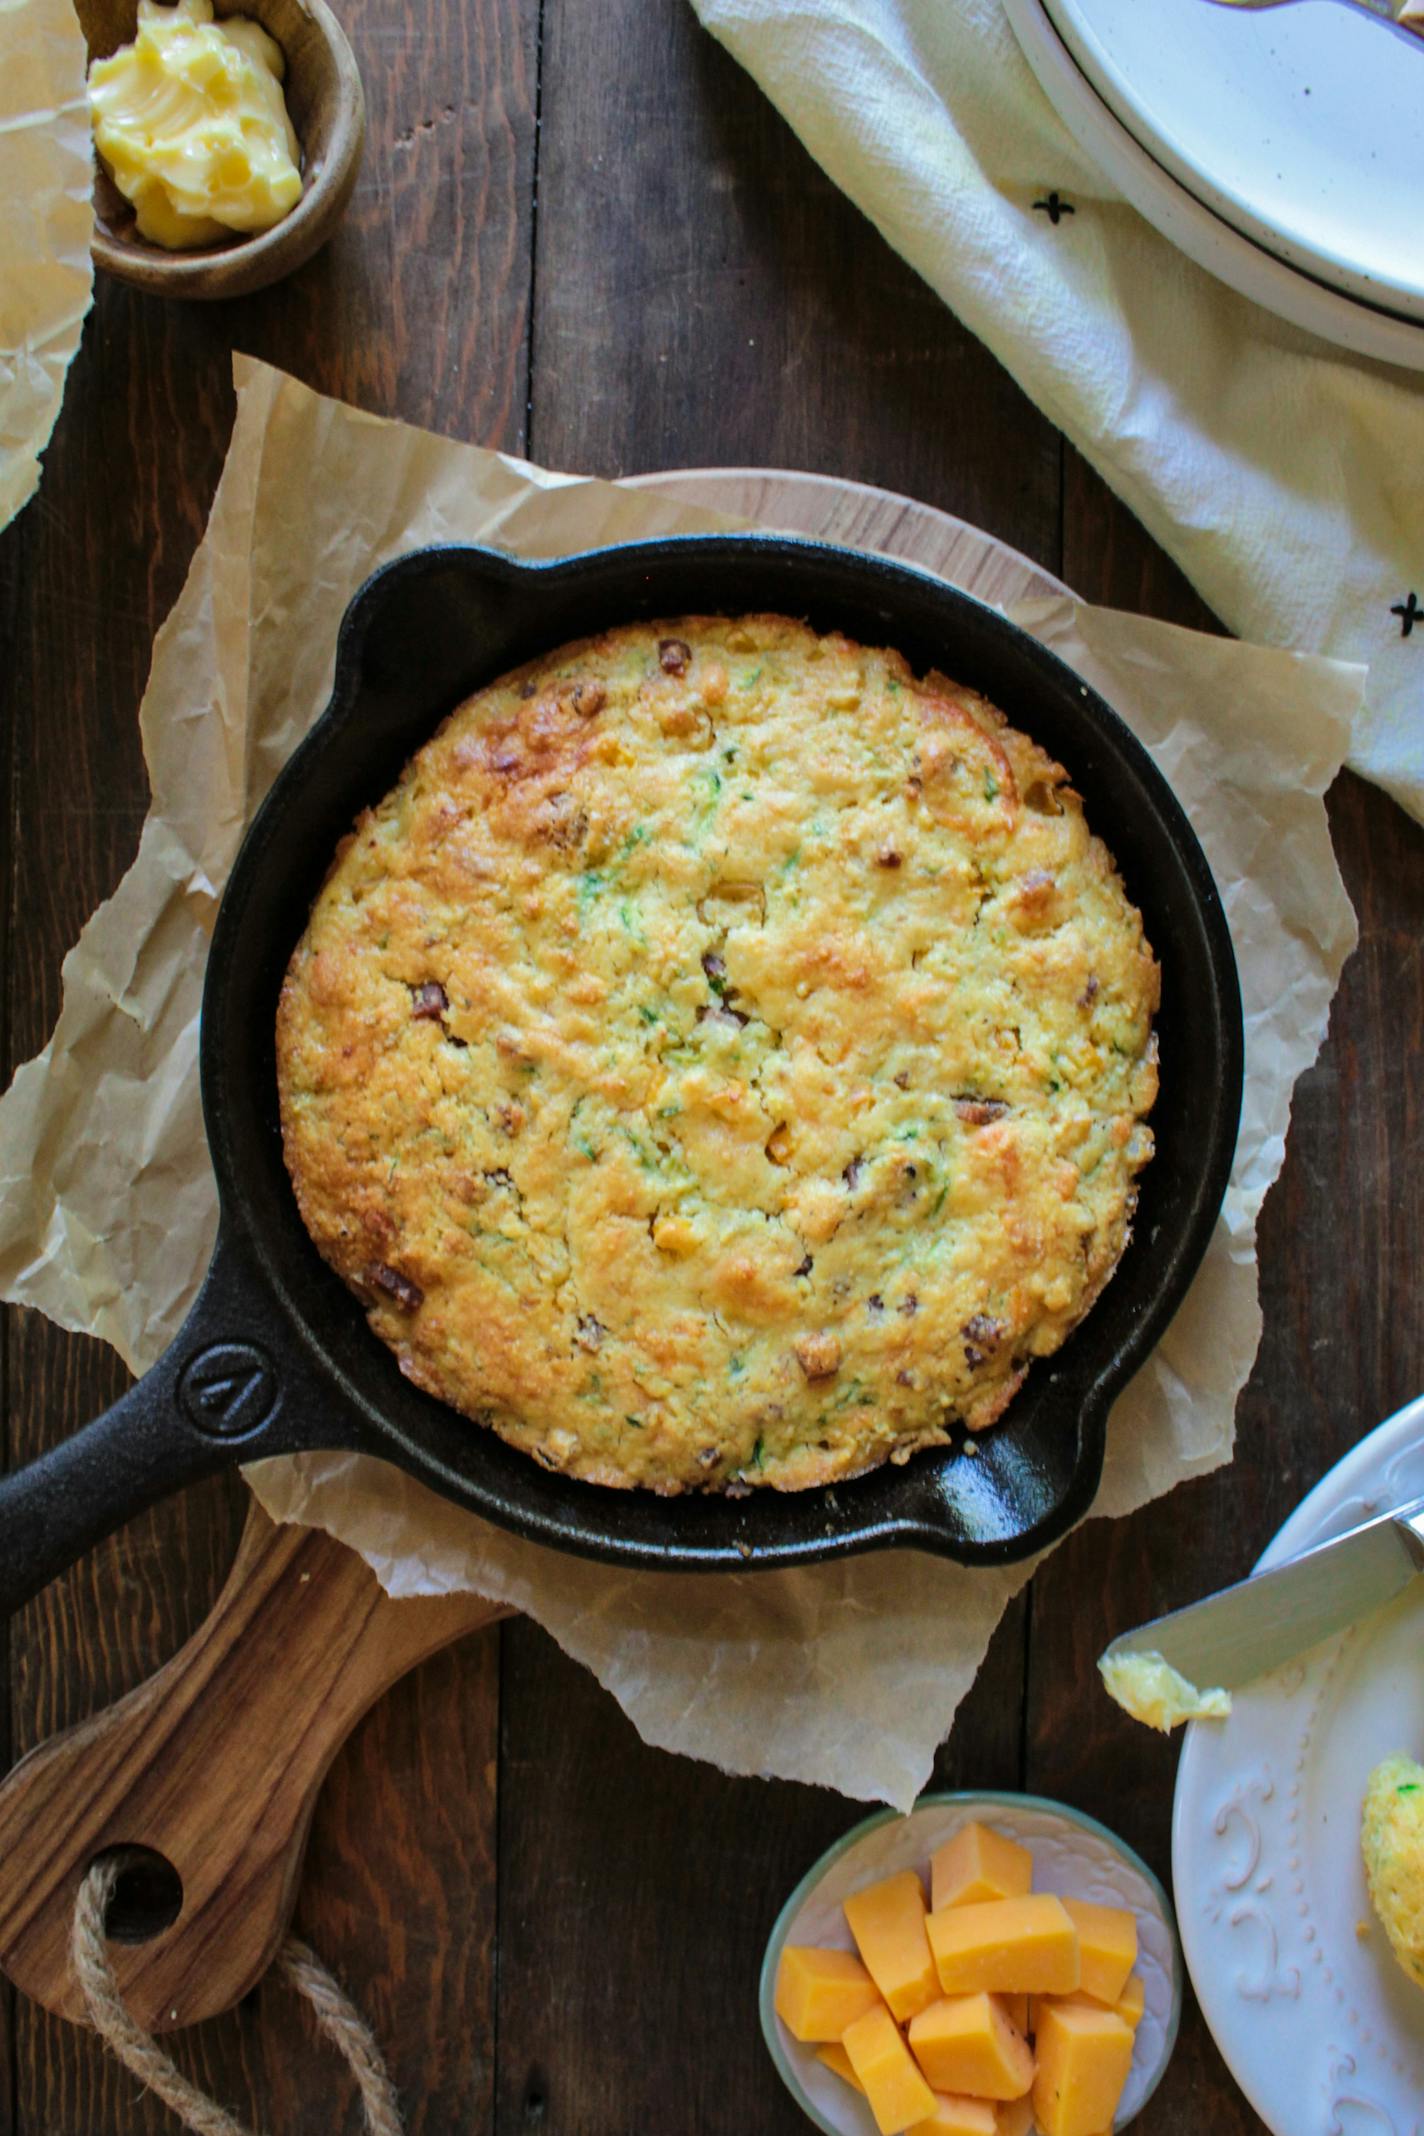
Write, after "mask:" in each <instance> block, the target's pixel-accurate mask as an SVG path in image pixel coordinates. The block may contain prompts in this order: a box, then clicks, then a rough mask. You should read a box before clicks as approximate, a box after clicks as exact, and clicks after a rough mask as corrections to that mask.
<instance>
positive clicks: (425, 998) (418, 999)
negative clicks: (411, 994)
mask: <svg viewBox="0 0 1424 2136" xmlns="http://www.w3.org/2000/svg"><path fill="white" fill-rule="evenodd" d="M449 1006H450V997H449V995H448V994H447V993H446V992H445V989H444V987H443V986H442V985H441V984H440V981H439V980H438V979H427V980H426V982H425V984H424V986H418V987H417V988H416V990H415V999H414V1001H413V1002H412V1004H411V1011H410V1013H411V1015H412V1016H413V1017H415V1019H416V1021H417V1022H419V1021H420V1020H421V1018H424V1019H426V1021H428V1022H430V1023H439V1021H440V1019H441V1017H442V1016H443V1015H444V1014H445V1011H446V1010H447V1009H448V1008H449Z"/></svg>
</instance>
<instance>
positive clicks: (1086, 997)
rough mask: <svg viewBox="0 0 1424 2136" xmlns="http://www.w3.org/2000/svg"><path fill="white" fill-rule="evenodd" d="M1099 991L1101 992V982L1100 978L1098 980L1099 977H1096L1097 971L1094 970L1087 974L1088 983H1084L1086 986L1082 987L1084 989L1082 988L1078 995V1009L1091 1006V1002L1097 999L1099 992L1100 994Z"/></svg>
mask: <svg viewBox="0 0 1424 2136" xmlns="http://www.w3.org/2000/svg"><path fill="white" fill-rule="evenodd" d="M1101 992H1102V984H1101V982H1100V980H1099V978H1098V975H1097V973H1096V972H1089V974H1088V983H1087V985H1086V986H1085V987H1084V989H1083V991H1082V993H1081V994H1080V995H1079V996H1078V1006H1079V1008H1080V1009H1090V1008H1091V1007H1092V1006H1093V1003H1094V1002H1095V1001H1096V1000H1097V998H1098V996H1099V994H1100V993H1101Z"/></svg>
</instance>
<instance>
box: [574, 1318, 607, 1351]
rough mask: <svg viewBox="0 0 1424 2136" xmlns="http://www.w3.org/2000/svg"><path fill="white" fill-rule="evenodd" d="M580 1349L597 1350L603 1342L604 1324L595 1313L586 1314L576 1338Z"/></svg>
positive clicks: (580, 1321) (580, 1323) (581, 1319)
mask: <svg viewBox="0 0 1424 2136" xmlns="http://www.w3.org/2000/svg"><path fill="white" fill-rule="evenodd" d="M574 1340H575V1342H577V1343H578V1345H579V1347H580V1349H584V1350H596V1349H597V1348H598V1347H599V1344H600V1343H601V1342H602V1341H603V1322H602V1321H601V1320H600V1319H599V1318H598V1317H597V1315H596V1314H594V1313H584V1314H583V1315H582V1316H581V1317H580V1320H579V1324H578V1329H577V1332H576V1334H575V1336H574Z"/></svg>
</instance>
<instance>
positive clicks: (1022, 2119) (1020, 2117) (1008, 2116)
mask: <svg viewBox="0 0 1424 2136" xmlns="http://www.w3.org/2000/svg"><path fill="white" fill-rule="evenodd" d="M994 2136H1033V2099H1032V2097H1029V2098H1027V2099H1001V2100H1000V2101H999V2103H998V2105H997V2106H996V2107H995V2108H994Z"/></svg>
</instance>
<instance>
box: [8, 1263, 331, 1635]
mask: <svg viewBox="0 0 1424 2136" xmlns="http://www.w3.org/2000/svg"><path fill="white" fill-rule="evenodd" d="M280 1327H281V1322H280V1321H279V1319H278V1316H277V1314H276V1313H274V1311H273V1301H272V1294H271V1292H270V1290H268V1289H267V1287H266V1286H265V1285H264V1284H262V1283H261V1282H260V1280H259V1279H258V1278H257V1277H256V1276H255V1275H254V1274H252V1273H251V1272H250V1270H249V1267H248V1265H247V1258H246V1255H245V1254H244V1253H243V1252H242V1250H241V1249H240V1248H239V1247H237V1246H236V1245H235V1244H233V1242H232V1241H231V1240H230V1239H228V1238H226V1237H225V1236H223V1235H221V1234H220V1235H219V1238H218V1244H217V1249H216V1251H215V1253H214V1255H213V1259H212V1265H211V1266H210V1267H209V1269H208V1273H207V1275H206V1277H205V1278H204V1280H203V1287H202V1290H201V1291H200V1292H199V1293H198V1297H197V1299H196V1301H195V1303H194V1305H193V1309H192V1311H191V1312H190V1313H189V1315H188V1318H187V1319H186V1320H185V1321H184V1323H183V1325H182V1327H181V1328H180V1329H179V1331H178V1333H177V1335H176V1336H175V1337H174V1339H173V1341H172V1342H171V1343H170V1344H169V1346H168V1348H167V1349H166V1350H165V1351H164V1353H163V1355H162V1357H160V1358H159V1360H158V1362H157V1363H156V1364H155V1365H154V1366H153V1367H152V1368H151V1370H149V1371H148V1372H146V1373H145V1374H144V1376H143V1378H142V1379H140V1380H136V1381H135V1382H134V1384H133V1386H132V1387H130V1388H129V1389H128V1391H127V1393H126V1394H123V1395H121V1396H120V1397H119V1399H118V1401H117V1402H115V1403H114V1405H113V1407H112V1409H107V1410H105V1412H104V1414H103V1416H101V1417H96V1418H95V1419H94V1421H93V1423H92V1424H86V1425H85V1426H84V1427H83V1429H82V1430H80V1431H77V1432H75V1433H74V1435H73V1437H72V1438H69V1439H66V1440H65V1441H64V1442H63V1443H62V1444H61V1445H59V1446H55V1447H51V1448H50V1450H49V1451H48V1452H47V1453H44V1454H41V1455H40V1457H39V1459H38V1460H37V1461H32V1462H31V1463H30V1464H29V1466H28V1467H26V1468H22V1469H20V1470H18V1471H16V1473H15V1474H13V1475H10V1476H6V1477H4V1478H3V1479H0V1613H3V1614H5V1615H9V1614H11V1613H12V1612H13V1611H14V1610H16V1609H18V1608H19V1606H20V1604H21V1603H23V1602H28V1601H29V1599H30V1597H31V1596H32V1595H35V1594H37V1593H38V1592H39V1590H40V1588H42V1587H43V1586H45V1585H46V1583H47V1582H48V1581H50V1580H52V1579H53V1578H54V1576H55V1574H56V1573H57V1572H61V1571H63V1569H64V1567H65V1566H66V1565H71V1564H73V1562H74V1560H75V1559H76V1558H78V1557H81V1556H82V1555H83V1553H84V1552H85V1551H86V1550H88V1549H89V1548H90V1547H91V1545H92V1544H94V1543H97V1542H99V1541H100V1540H101V1539H102V1538H103V1537H104V1536H106V1535H109V1534H111V1533H112V1531H113V1530H114V1529H115V1528H118V1527H122V1525H123V1523H124V1522H125V1521H126V1520H131V1519H132V1518H133V1516H134V1514H136V1513H142V1512H143V1511H144V1509H145V1508H146V1507H148V1506H151V1505H152V1504H154V1502H155V1501H156V1500H157V1499H160V1498H164V1497H167V1496H168V1495H169V1494H170V1493H171V1492H174V1491H178V1490H181V1489H182V1488H183V1487H184V1486H185V1485H186V1484H190V1483H197V1482H198V1481H199V1480H200V1479H201V1478H202V1477H204V1476H210V1475H212V1474H214V1472H215V1471H217V1470H218V1469H224V1468H234V1467H236V1466H237V1465H238V1464H239V1463H240V1462H245V1461H255V1460H258V1459H260V1458H262V1457H263V1456H265V1455H267V1454H282V1453H292V1452H296V1451H298V1450H299V1449H301V1448H303V1447H311V1446H332V1445H338V1444H346V1445H349V1444H354V1442H355V1440H356V1438H357V1436H358V1434H357V1432H356V1430H355V1428H354V1427H355V1419H354V1418H352V1419H349V1420H348V1425H349V1427H350V1428H348V1429H347V1430H344V1431H343V1430H342V1429H341V1427H340V1426H339V1425H330V1424H328V1425H327V1426H326V1428H325V1429H323V1419H324V1418H325V1416H326V1415H327V1412H328V1411H329V1409H330V1407H331V1400H330V1395H329V1394H327V1395H325V1397H323V1393H322V1390H321V1389H320V1387H319V1386H318V1383H317V1382H316V1380H315V1377H314V1375H312V1374H311V1373H310V1371H309V1370H308V1369H307V1368H306V1367H305V1366H304V1364H303V1363H302V1361H301V1358H300V1353H299V1352H297V1350H296V1347H295V1345H294V1344H293V1343H292V1342H291V1341H290V1339H287V1340H286V1341H285V1343H283V1344H282V1346H281V1350H280V1351H279V1348H278V1343H277V1340H276V1333H277V1330H278V1329H280ZM254 1328H261V1329H262V1330H263V1333H262V1335H261V1337H260V1338H259V1337H257V1336H255V1335H254V1334H253V1333H252V1330H253V1329H254Z"/></svg>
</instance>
